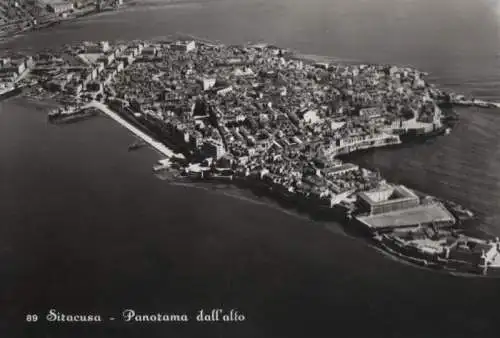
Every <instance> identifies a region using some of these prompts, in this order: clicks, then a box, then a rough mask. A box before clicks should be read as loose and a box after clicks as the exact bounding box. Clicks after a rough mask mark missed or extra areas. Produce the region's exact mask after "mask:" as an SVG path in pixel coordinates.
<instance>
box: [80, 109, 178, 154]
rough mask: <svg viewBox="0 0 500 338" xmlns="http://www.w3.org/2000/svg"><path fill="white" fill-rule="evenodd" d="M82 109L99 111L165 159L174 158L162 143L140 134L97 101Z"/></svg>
mask: <svg viewBox="0 0 500 338" xmlns="http://www.w3.org/2000/svg"><path fill="white" fill-rule="evenodd" d="M83 108H96V109H99V110H100V111H101V112H103V113H104V114H106V115H107V116H109V117H110V118H112V119H113V120H115V121H116V122H118V123H119V124H121V125H122V126H123V127H125V128H127V129H128V130H129V131H131V132H132V133H133V134H135V135H136V136H137V137H139V138H140V139H141V140H143V141H144V142H146V143H147V144H149V145H150V146H151V147H153V148H154V149H155V150H156V151H158V152H159V153H161V154H162V155H164V156H166V157H167V158H170V157H172V156H174V154H175V153H174V152H173V151H172V150H171V149H169V148H168V147H166V146H165V145H164V144H163V143H161V142H158V141H156V140H154V139H153V138H152V137H151V136H149V135H147V134H146V133H144V132H142V131H141V130H139V129H138V128H136V127H134V126H133V125H132V124H130V123H129V122H127V121H126V120H125V119H123V118H122V117H121V116H120V115H118V114H117V113H116V112H114V111H112V110H111V109H109V107H108V106H106V105H105V104H103V103H101V102H98V101H92V102H90V103H88V104H86V105H85V106H83Z"/></svg>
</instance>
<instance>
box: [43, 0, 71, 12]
mask: <svg viewBox="0 0 500 338" xmlns="http://www.w3.org/2000/svg"><path fill="white" fill-rule="evenodd" d="M73 8H74V7H73V3H71V2H65V1H58V2H50V3H48V4H47V10H48V11H49V12H51V13H55V14H62V13H66V12H69V11H71V10H73Z"/></svg>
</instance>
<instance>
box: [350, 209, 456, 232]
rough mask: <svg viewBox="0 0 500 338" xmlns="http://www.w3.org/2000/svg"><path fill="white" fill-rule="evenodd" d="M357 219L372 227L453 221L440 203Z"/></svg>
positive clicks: (393, 226)
mask: <svg viewBox="0 0 500 338" xmlns="http://www.w3.org/2000/svg"><path fill="white" fill-rule="evenodd" d="M357 219H358V220H359V221H360V222H362V223H363V224H365V225H367V226H368V227H369V228H372V229H379V228H397V227H410V226H417V225H419V224H428V223H432V222H436V223H437V222H439V223H441V222H454V220H455V219H454V217H453V216H452V215H451V214H450V212H449V211H448V210H447V209H446V208H445V207H444V206H443V205H442V204H438V203H436V204H428V205H419V206H417V207H414V208H411V209H404V210H398V211H394V212H390V213H385V214H381V215H374V216H361V217H357Z"/></svg>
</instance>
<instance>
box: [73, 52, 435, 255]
mask: <svg viewBox="0 0 500 338" xmlns="http://www.w3.org/2000/svg"><path fill="white" fill-rule="evenodd" d="M279 53H281V51H280V52H279ZM405 72H406V70H405ZM110 102H111V101H109V103H110ZM91 105H92V103H90V104H89V105H88V106H91ZM96 105H97V106H96ZM99 105H100V106H99ZM94 106H95V107H96V108H99V109H100V110H102V111H104V110H103V109H105V110H108V112H105V111H104V112H105V113H106V114H107V115H116V116H118V115H122V116H123V115H127V117H126V118H125V119H126V120H127V122H120V121H118V118H115V117H113V116H110V117H112V118H113V119H115V120H117V121H118V122H120V124H122V125H123V126H125V127H127V128H128V129H129V130H131V131H133V129H135V130H137V128H135V127H132V125H130V126H127V125H128V124H129V122H130V120H135V121H134V123H133V124H136V125H143V126H142V128H141V129H144V130H146V134H151V133H152V134H153V137H151V136H150V135H147V138H149V139H152V140H154V143H155V144H156V143H158V144H159V143H163V144H165V138H167V139H168V136H166V135H164V136H165V137H164V136H163V135H161V128H157V127H155V122H153V120H151V121H149V122H148V119H147V118H146V119H145V120H142V119H140V120H139V119H136V118H134V117H133V116H129V115H128V114H125V113H124V112H123V111H120V112H118V113H115V112H112V111H111V110H110V109H109V107H107V106H105V105H103V104H97V103H96V104H94ZM103 107H104V108H103ZM111 112H112V113H111ZM70 114H71V113H70ZM139 116H141V114H139ZM433 126H434V125H433ZM153 127H154V128H153ZM442 131H443V132H444V128H442V129H438V130H437V133H436V134H435V135H434V133H430V132H424V133H423V134H422V135H416V136H419V137H420V136H422V137H423V138H424V139H426V138H429V137H433V136H437V135H439V134H441V132H442ZM133 132H134V133H136V134H138V133H139V134H141V133H142V134H144V133H143V132H142V131H138V130H137V131H133ZM146 134H144V135H146ZM141 138H143V139H144V138H145V136H141ZM149 143H150V144H153V141H151V142H149ZM361 143H362V142H361ZM361 143H360V145H359V146H358V145H356V144H355V145H353V146H349V147H348V149H346V151H347V152H348V153H350V152H356V149H358V148H363V147H364V146H363V145H362V144H361ZM374 144H375V143H374V141H373V142H372V143H371V146H367V148H370V147H375V146H378V145H374ZM176 146H181V145H180V144H179V145H176ZM155 148H157V147H155ZM351 148H353V149H351ZM339 151H340V150H339ZM162 153H163V154H164V155H165V156H167V157H172V156H173V154H174V152H173V151H167V152H162ZM186 156H187V155H186ZM186 169H187V168H186ZM198 169H200V168H198ZM203 170H204V169H201V171H200V170H198V171H196V170H195V171H194V176H200V178H201V179H204V175H203V172H204V171H203ZM221 170H222V168H221ZM222 171H224V170H222ZM226 171H228V172H229V171H231V174H222V175H220V174H218V173H217V171H216V170H215V171H211V174H208V175H209V176H212V177H213V178H215V179H216V180H219V179H224V180H225V179H230V180H231V181H232V180H233V176H234V175H236V179H235V180H234V182H231V183H234V184H236V185H241V186H244V187H246V188H250V189H251V190H252V192H254V193H255V192H258V193H259V194H260V193H262V194H263V195H269V196H272V197H273V199H276V200H278V201H277V202H278V203H279V204H280V205H282V206H283V205H288V206H290V205H293V206H294V208H295V209H297V210H298V211H300V212H303V211H306V212H307V213H308V214H309V215H310V216H312V217H313V219H315V220H318V219H323V220H335V221H337V222H338V221H340V222H341V224H342V226H343V227H344V230H345V231H346V232H347V231H352V232H353V234H356V235H359V236H361V232H366V231H365V230H367V229H364V230H360V229H356V228H355V227H354V226H352V225H353V224H354V223H353V222H351V218H350V211H348V210H347V209H346V206H345V205H340V204H332V205H330V206H329V207H327V206H326V205H324V204H321V203H319V204H318V203H317V202H319V201H316V200H314V199H312V198H308V197H307V196H302V195H300V194H296V193H291V194H290V193H287V192H285V191H284V190H283V187H280V186H279V184H273V183H270V182H267V183H266V182H265V180H263V179H262V177H263V175H262V173H261V179H260V180H257V179H255V178H256V177H248V178H247V177H246V176H248V175H249V174H246V175H242V173H241V172H240V173H236V172H235V171H233V170H229V169H227V170H226ZM186 173H187V174H188V173H189V171H186ZM228 175H229V176H228ZM332 203H333V202H332ZM335 203H339V202H335ZM341 214H342V215H341ZM342 218H344V220H343V219H342ZM347 220H349V221H347ZM346 221H347V222H346ZM358 231H360V233H358ZM363 235H364V236H368V237H370V236H371V235H369V234H367V233H364V234H363ZM372 235H373V234H372ZM407 258H409V259H411V257H407Z"/></svg>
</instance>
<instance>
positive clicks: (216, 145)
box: [202, 139, 226, 160]
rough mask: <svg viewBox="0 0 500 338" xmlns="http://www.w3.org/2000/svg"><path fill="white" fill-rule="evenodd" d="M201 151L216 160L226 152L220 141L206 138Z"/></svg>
mask: <svg viewBox="0 0 500 338" xmlns="http://www.w3.org/2000/svg"><path fill="white" fill-rule="evenodd" d="M202 151H203V153H204V154H205V155H206V156H208V157H212V158H214V159H216V160H218V159H220V158H221V157H222V156H224V154H225V153H226V150H225V148H224V144H223V143H222V141H220V140H215V139H208V140H206V141H205V142H203V147H202Z"/></svg>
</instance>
